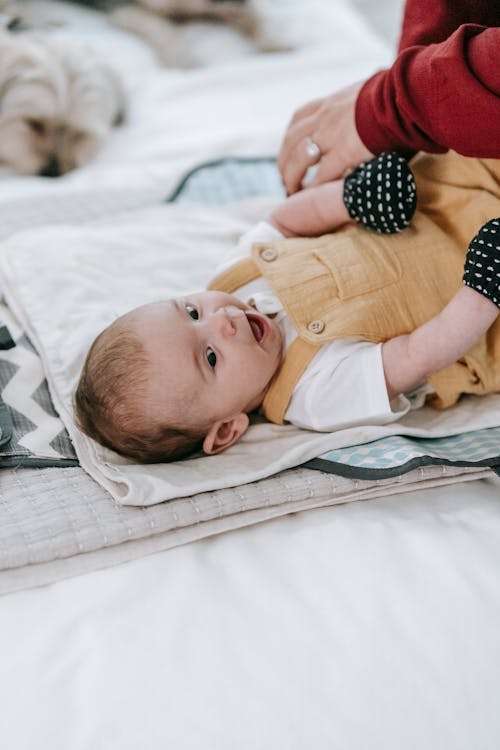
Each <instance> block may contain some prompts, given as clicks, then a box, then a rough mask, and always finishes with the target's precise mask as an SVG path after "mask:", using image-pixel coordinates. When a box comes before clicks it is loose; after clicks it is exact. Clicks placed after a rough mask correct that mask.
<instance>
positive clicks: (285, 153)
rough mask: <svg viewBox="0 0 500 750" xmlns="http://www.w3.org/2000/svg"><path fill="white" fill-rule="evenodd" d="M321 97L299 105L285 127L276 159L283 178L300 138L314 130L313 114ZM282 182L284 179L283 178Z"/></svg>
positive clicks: (318, 105) (319, 104) (303, 138)
mask: <svg viewBox="0 0 500 750" xmlns="http://www.w3.org/2000/svg"><path fill="white" fill-rule="evenodd" d="M321 102H322V99H315V100H314V101H311V102H308V103H307V104H305V105H304V106H303V107H301V108H300V109H299V110H297V112H295V114H294V115H293V117H292V119H291V121H290V123H289V124H288V127H287V129H286V132H285V135H284V137H283V141H282V143H281V148H280V151H279V153H278V157H277V160H276V164H277V167H278V169H279V171H280V173H281V176H282V178H284V173H285V171H286V166H287V163H288V160H289V159H290V158H292V159H293V158H294V155H295V149H296V148H297V146H298V144H299V143H300V141H301V140H305V138H306V137H308V136H310V132H309V131H311V132H312V131H313V130H314V127H315V126H314V115H315V113H316V112H317V110H318V109H319V108H320V106H321ZM283 182H284V179H283Z"/></svg>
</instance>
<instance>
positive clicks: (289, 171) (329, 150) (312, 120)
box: [277, 81, 373, 195]
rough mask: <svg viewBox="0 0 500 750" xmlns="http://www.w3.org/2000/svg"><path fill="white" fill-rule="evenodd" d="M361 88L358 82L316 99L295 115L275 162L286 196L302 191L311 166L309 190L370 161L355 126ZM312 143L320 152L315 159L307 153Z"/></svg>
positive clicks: (371, 155)
mask: <svg viewBox="0 0 500 750" xmlns="http://www.w3.org/2000/svg"><path fill="white" fill-rule="evenodd" d="M362 85H363V81H360V82H358V83H355V84H353V85H351V86H348V87H347V88H345V89H342V90H341V91H338V92H336V93H334V94H332V95H331V96H327V97H325V98H323V99H315V100H314V101H311V102H308V104H305V105H304V106H303V107H301V108H300V109H298V110H297V112H295V114H294V116H293V117H292V120H291V122H290V124H289V126H288V129H287V132H286V133H285V138H284V140H283V144H282V146H281V150H280V153H279V156H278V162H277V163H278V169H279V171H280V172H281V177H282V180H283V184H284V186H285V188H286V191H287V193H288V195H291V194H292V193H295V192H297V190H300V189H301V188H302V187H303V185H302V181H303V180H304V177H305V175H306V172H307V170H308V169H309V167H311V166H312V165H313V164H317V165H318V167H317V171H316V174H315V176H314V178H313V180H311V182H310V183H308V187H310V186H314V185H319V184H320V183H323V182H327V181H329V180H335V179H338V178H339V177H342V176H343V175H344V174H345V172H346V171H347V170H349V169H351V168H353V167H357V166H358V164H361V162H363V161H367V160H368V159H371V158H372V157H373V154H372V153H370V151H368V149H367V148H366V146H365V145H364V143H363V142H362V140H361V138H360V137H359V135H358V132H357V130H356V124H355V114H354V113H355V106H356V99H357V97H358V92H359V90H360V88H361V86H362ZM311 142H312V143H313V144H316V145H317V146H318V148H319V152H318V154H317V156H316V158H315V156H314V154H313V153H312V154H311V153H309V152H308V148H307V147H308V144H309V146H310V144H311ZM312 150H313V151H314V146H313V148H312Z"/></svg>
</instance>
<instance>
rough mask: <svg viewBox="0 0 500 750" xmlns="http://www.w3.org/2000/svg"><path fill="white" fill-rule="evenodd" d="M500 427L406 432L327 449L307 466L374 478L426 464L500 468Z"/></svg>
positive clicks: (350, 475)
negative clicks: (443, 433)
mask: <svg viewBox="0 0 500 750" xmlns="http://www.w3.org/2000/svg"><path fill="white" fill-rule="evenodd" d="M499 454H500V427H492V428H489V429H486V430H475V431H474V432H464V433H461V434H460V435H452V436H450V437H443V438H433V439H424V438H414V437H406V436H403V435H393V436H391V437H387V438H382V439H380V440H374V441H373V442H371V443H363V444H362V445H354V446H350V447H348V448H341V449H339V450H334V451H328V453H324V454H323V455H322V456H319V458H317V459H313V460H312V461H309V462H308V463H307V464H306V466H308V467H309V468H311V469H320V470H322V471H330V472H333V473H335V474H342V476H349V477H357V478H358V479H372V478H377V477H378V478H382V477H389V476H395V475H397V474H403V473H404V472H406V471H410V470H411V469H414V468H416V467H417V466H424V465H426V464H449V465H451V464H453V465H455V466H491V467H492V468H495V467H498V468H499V470H500V455H499Z"/></svg>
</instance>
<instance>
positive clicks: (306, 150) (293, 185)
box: [278, 116, 319, 194]
mask: <svg viewBox="0 0 500 750" xmlns="http://www.w3.org/2000/svg"><path fill="white" fill-rule="evenodd" d="M314 132H315V128H314V116H312V117H308V118H305V119H303V120H302V121H301V122H299V123H297V124H296V125H295V126H294V127H293V128H292V129H291V130H290V132H289V137H288V138H287V141H286V143H284V145H283V149H282V152H281V154H280V157H279V160H278V169H279V170H280V172H281V179H282V180H283V184H284V186H285V188H286V190H287V192H288V194H292V193H295V192H296V191H297V190H300V188H301V186H302V180H303V179H304V176H305V174H306V172H307V170H308V169H309V167H311V166H312V165H313V164H315V163H316V162H317V161H318V157H319V154H318V155H317V156H316V155H315V154H314V152H313V151H311V148H312V147H311V142H313V143H316V141H315V138H314ZM310 133H312V134H313V135H312V136H311V135H309V134H310ZM318 146H319V144H318Z"/></svg>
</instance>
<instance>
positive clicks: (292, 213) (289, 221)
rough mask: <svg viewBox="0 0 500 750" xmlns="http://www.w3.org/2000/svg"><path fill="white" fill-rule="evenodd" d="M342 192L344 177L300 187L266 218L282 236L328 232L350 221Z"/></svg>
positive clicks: (302, 235)
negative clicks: (314, 185) (312, 185)
mask: <svg viewBox="0 0 500 750" xmlns="http://www.w3.org/2000/svg"><path fill="white" fill-rule="evenodd" d="M343 191H344V180H335V181H334V182H325V183H324V184H323V185H317V186H316V187H310V188H305V189H304V190H300V191H299V192H298V193H294V194H293V195H291V196H290V197H289V198H287V199H286V200H285V201H283V203H281V204H280V205H279V206H278V207H277V208H275V210H274V211H273V212H272V214H271V216H270V217H269V221H270V223H271V224H273V225H274V226H275V227H276V229H278V230H279V231H280V232H281V233H282V234H283V235H284V236H285V237H315V236H317V235H320V234H326V233H327V232H332V231H333V230H334V229H336V228H337V227H340V226H342V224H346V223H347V222H348V221H350V218H349V214H348V213H347V209H346V207H345V206H344V202H343V199H342V195H343Z"/></svg>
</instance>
